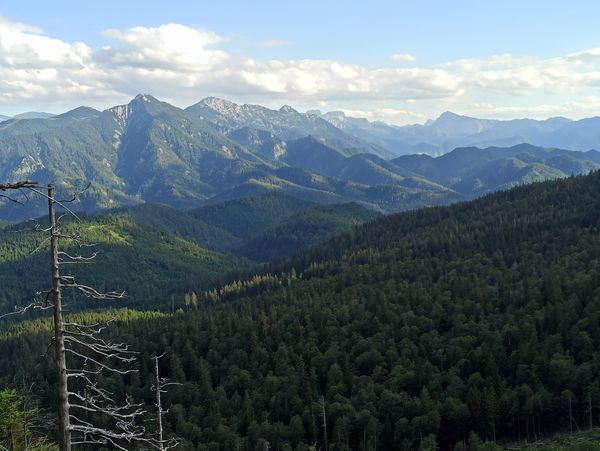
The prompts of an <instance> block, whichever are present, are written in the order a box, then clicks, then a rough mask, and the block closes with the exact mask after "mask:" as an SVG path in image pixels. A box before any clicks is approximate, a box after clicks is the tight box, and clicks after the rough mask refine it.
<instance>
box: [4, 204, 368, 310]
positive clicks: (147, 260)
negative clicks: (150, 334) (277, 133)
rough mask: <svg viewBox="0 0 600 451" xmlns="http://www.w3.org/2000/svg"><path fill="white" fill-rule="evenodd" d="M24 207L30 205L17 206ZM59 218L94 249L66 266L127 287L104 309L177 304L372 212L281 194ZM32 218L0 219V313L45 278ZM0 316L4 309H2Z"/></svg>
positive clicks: (92, 279)
mask: <svg viewBox="0 0 600 451" xmlns="http://www.w3.org/2000/svg"><path fill="white" fill-rule="evenodd" d="M23 208H27V206H24V207H23ZM78 214H79V216H80V218H81V221H76V220H74V219H73V218H65V221H64V230H65V233H77V234H78V235H80V236H81V240H80V241H81V242H82V243H86V244H94V245H95V246H93V247H84V248H77V246H76V245H75V244H74V243H71V242H69V241H68V240H65V241H64V245H65V246H67V249H70V252H76V253H78V254H81V255H86V256H87V255H92V254H93V253H95V252H97V254H98V255H97V258H96V259H95V260H94V262H93V265H79V266H77V265H74V266H71V267H69V268H67V269H68V272H69V273H71V274H73V275H75V276H77V277H78V279H79V280H80V281H81V282H82V283H86V284H88V285H93V286H95V287H98V289H100V290H102V291H110V290H117V289H118V290H124V291H125V292H126V294H127V297H126V299H124V300H121V301H119V303H118V304H111V305H110V306H111V307H112V306H114V307H117V306H119V305H120V306H123V304H124V305H126V306H130V307H136V308H145V309H148V308H165V307H166V306H168V307H170V308H178V307H183V306H184V305H185V295H186V294H191V293H193V292H201V291H203V290H206V289H208V288H213V287H214V286H218V285H219V284H220V283H222V282H221V281H222V280H229V279H230V278H232V277H234V274H241V273H244V274H246V273H248V274H252V273H254V272H255V271H256V270H257V268H259V267H260V265H261V263H262V262H265V261H271V260H283V259H285V258H287V257H289V256H291V255H292V254H294V253H295V252H297V251H299V250H301V249H304V248H306V247H309V246H311V245H314V244H316V243H318V242H320V241H322V240H324V239H326V238H328V237H330V236H332V235H335V234H336V233H341V232H344V231H348V230H350V229H351V228H352V227H353V226H355V225H357V224H361V223H363V222H365V221H368V220H370V219H373V218H376V217H378V216H379V213H376V212H374V211H372V210H369V209H367V208H365V207H363V206H362V205H358V204H353V203H350V204H341V205H316V204H313V203H310V202H303V201H300V200H298V199H295V198H293V197H290V196H287V195H285V194H282V193H269V194H266V195H262V196H257V197H251V198H246V199H238V200H233V201H229V202H225V203H221V204H216V205H211V206H206V207H201V208H198V209H193V210H190V211H180V210H176V209H174V208H171V207H168V206H165V205H154V204H144V205H138V206H134V207H127V208H120V209H115V210H109V211H105V212H101V213H95V214H91V213H78ZM47 220H48V219H47V217H45V218H39V219H38V220H37V221H33V222H25V223H19V224H13V225H7V226H6V227H5V228H4V229H2V228H1V226H0V275H1V277H2V289H0V312H2V313H6V312H7V311H9V310H10V309H11V308H12V306H14V305H15V304H16V305H20V304H23V303H26V302H28V301H29V300H30V299H31V297H32V296H33V294H34V293H35V292H37V291H42V290H45V289H47V287H48V284H49V279H48V273H47V265H48V256H47V247H48V246H47V245H46V246H44V247H42V248H40V249H39V251H38V252H36V253H34V254H31V252H32V251H34V250H35V249H36V248H38V246H39V245H40V244H41V243H43V241H44V239H45V238H46V237H45V236H44V235H43V234H40V233H38V232H34V231H32V229H33V227H34V225H35V224H39V226H40V227H42V228H43V227H46V224H47ZM67 301H68V303H69V308H71V309H75V310H78V309H81V308H90V307H91V308H97V307H98V303H97V301H92V302H89V301H88V302H81V301H75V299H73V298H72V297H67ZM0 314H1V313H0Z"/></svg>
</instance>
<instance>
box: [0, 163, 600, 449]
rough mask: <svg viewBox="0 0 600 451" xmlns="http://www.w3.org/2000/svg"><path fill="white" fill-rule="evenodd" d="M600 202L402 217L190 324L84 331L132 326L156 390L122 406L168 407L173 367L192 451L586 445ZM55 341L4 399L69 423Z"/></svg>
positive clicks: (240, 287)
mask: <svg viewBox="0 0 600 451" xmlns="http://www.w3.org/2000/svg"><path fill="white" fill-rule="evenodd" d="M599 193H600V173H599V172H595V173H592V174H590V175H587V176H578V177H571V178H569V179H565V180H560V181H553V182H544V183H537V184H533V185H529V186H523V187H519V188H515V189H512V190H510V191H505V192H500V193H496V194H491V195H487V196H485V197H483V198H480V199H478V200H475V201H472V202H468V203H461V204H456V205H453V206H450V207H435V208H427V209H421V210H416V211H412V212H407V213H401V214H397V215H392V216H386V217H383V218H380V219H377V220H375V221H373V222H370V223H367V224H364V225H362V226H359V227H357V228H356V229H354V230H353V231H352V232H350V233H346V234H343V235H340V236H337V237H335V238H332V239H330V240H329V241H327V242H326V243H325V244H322V245H319V246H317V247H314V248H311V249H309V250H307V251H303V252H301V253H300V254H298V255H296V256H295V257H293V258H292V259H291V261H289V262H286V263H279V264H272V265H270V266H267V267H266V268H265V269H264V271H262V272H259V273H257V274H256V275H255V276H253V277H252V278H249V279H247V280H242V281H235V282H232V283H229V284H227V285H224V286H222V287H220V288H215V289H210V290H206V291H202V290H201V289H198V290H197V292H198V300H197V302H196V303H195V305H193V304H192V303H190V305H188V306H183V307H182V308H181V309H179V310H177V311H176V312H175V313H168V314H166V313H161V314H159V313H153V314H150V313H135V312H132V311H124V310H121V311H115V312H110V313H103V314H91V313H88V314H82V315H83V317H82V318H84V319H85V317H86V315H87V316H89V318H88V321H97V320H98V318H97V315H100V316H103V315H104V316H105V317H108V316H111V317H113V316H114V317H116V319H117V321H116V323H114V324H113V325H112V326H111V327H110V328H109V329H108V333H109V334H110V335H111V336H113V337H118V338H119V339H123V340H125V341H127V342H129V343H130V344H131V346H132V347H133V348H135V349H136V350H138V351H140V356H139V357H140V358H139V362H138V363H136V365H137V367H138V368H139V372H138V373H134V374H132V375H128V376H122V377H116V378H111V379H109V380H107V381H105V382H107V383H108V384H109V385H110V386H111V387H112V388H113V389H114V390H115V391H116V392H117V393H120V394H123V393H124V392H126V391H127V392H129V393H131V394H133V395H134V396H135V397H136V398H138V399H144V401H145V402H146V403H147V404H148V405H151V403H152V402H153V401H152V392H151V390H150V385H151V383H152V382H151V375H152V366H151V365H152V362H151V360H150V357H151V356H152V355H155V354H157V353H162V352H166V354H165V357H164V359H163V360H162V361H161V367H162V369H163V371H164V374H165V375H166V376H167V377H169V378H170V379H171V380H173V381H176V382H179V383H181V385H178V386H174V387H172V388H170V389H169V391H168V393H167V394H166V395H165V405H167V406H168V407H169V413H168V415H166V428H167V430H168V433H169V434H173V435H177V436H179V437H181V438H182V439H183V442H182V444H181V446H180V449H182V450H234V449H243V450H264V449H272V450H276V449H279V450H308V449H310V447H311V446H315V447H316V449H329V450H349V449H352V450H365V451H366V450H391V449H406V450H410V449H435V448H436V447H439V448H440V449H465V447H468V449H495V447H496V446H497V445H494V444H493V443H488V444H484V442H496V443H498V444H501V443H514V442H517V441H521V442H523V441H526V440H528V441H533V440H536V439H539V438H542V437H546V436H548V435H550V434H552V433H554V432H557V431H569V430H570V428H571V426H572V427H573V428H574V429H575V430H577V429H585V428H586V427H588V426H589V423H590V421H591V422H592V424H596V423H597V422H598V421H599V420H600V418H599V414H600V383H599V382H598V380H599V379H598V377H597V376H598V374H600V356H599V354H598V349H599V345H600V288H599V287H600V263H599V262H600V234H599V227H600V196H599V195H598V194H599ZM165 305H166V306H167V305H169V302H168V301H167V300H165ZM166 310H168V309H166ZM94 315H96V316H94ZM48 324H49V323H45V322H44V321H43V320H36V321H33V322H28V323H24V324H20V325H18V326H13V327H12V328H11V329H10V330H8V331H7V332H4V333H3V335H2V337H1V339H0V373H1V377H0V381H1V383H2V386H12V387H14V386H17V385H18V384H19V383H21V382H22V381H23V380H24V379H25V380H27V381H28V382H31V383H35V387H36V390H37V391H38V393H39V395H40V396H41V399H42V403H43V404H44V405H47V406H51V405H52V404H53V403H54V398H53V392H52V384H53V380H54V376H53V372H52V371H53V368H52V364H51V360H50V359H48V358H47V357H44V356H43V355H44V353H45V350H46V347H47V345H48V340H47V338H48V331H49V326H48ZM569 406H570V407H571V415H570V414H569ZM590 407H591V409H590ZM325 424H326V426H325Z"/></svg>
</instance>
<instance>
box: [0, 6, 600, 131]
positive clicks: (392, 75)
mask: <svg viewBox="0 0 600 451" xmlns="http://www.w3.org/2000/svg"><path fill="white" fill-rule="evenodd" d="M103 36H104V39H105V42H104V46H102V47H101V48H92V47H90V46H89V45H87V44H86V43H83V42H65V41H63V40H60V39H56V38H53V37H52V36H48V35H46V34H45V33H44V32H43V30H40V29H39V28H37V27H35V26H32V25H28V24H21V23H17V22H12V21H10V20H8V19H6V18H2V17H0V111H6V108H13V109H14V108H16V107H17V106H19V107H21V109H40V108H43V107H46V108H48V106H49V107H50V108H53V105H54V106H56V105H57V104H60V105H61V106H62V105H70V106H77V105H81V104H89V105H92V106H96V107H108V106H111V105H114V104H116V103H122V102H124V101H127V100H128V99H129V98H131V97H132V96H133V95H135V94H136V93H138V92H149V93H152V94H154V95H156V96H157V97H160V98H163V99H165V100H167V101H169V102H172V103H175V104H177V105H181V106H186V105H189V104H191V103H194V102H195V101H197V100H199V99H200V98H202V97H204V96H207V95H218V96H224V97H228V98H231V99H233V100H237V101H248V102H253V103H261V104H266V105H273V104H279V105H281V104H283V103H289V104H292V105H295V106H298V105H302V106H306V107H307V108H311V107H315V106H318V105H328V106H329V107H331V109H344V110H346V111H362V112H363V113H364V116H365V117H368V118H370V119H383V120H389V121H391V122H395V123H403V122H414V120H417V119H418V120H420V119H422V118H425V117H432V116H435V115H437V114H439V112H440V111H443V110H445V109H454V110H457V111H461V112H464V113H469V112H488V114H487V115H488V116H490V117H494V116H496V117H500V116H505V115H507V114H514V115H515V116H517V115H526V114H527V113H531V112H533V113H535V114H537V115H542V114H545V112H549V111H556V112H560V113H561V114H565V115H578V114H580V113H581V111H590V108H591V107H587V108H582V105H583V106H585V105H592V104H593V105H594V108H596V107H597V105H598V103H597V102H593V103H589V99H590V98H591V97H593V96H597V95H598V92H597V90H598V88H599V87H600V49H589V50H585V51H582V52H578V53H573V54H569V55H565V56H560V57H556V58H549V59H539V58H534V57H516V56H513V55H509V54H504V55H493V56H490V57H488V58H478V59H475V58H474V59H463V60H457V61H449V62H446V63H443V64H437V65H423V66H416V65H414V64H413V65H411V67H394V66H392V67H390V66H386V65H385V64H384V63H382V66H381V67H379V68H370V67H366V66H363V65H359V64H350V63H347V62H341V61H335V60H319V59H303V60H293V59H272V60H258V59H253V58H252V57H251V56H245V57H242V56H238V55H232V54H229V53H228V52H226V51H225V50H223V48H222V44H223V38H222V37H221V36H219V35H217V34H216V33H214V32H212V31H209V30H203V29H198V28H191V27H187V26H184V25H181V24H165V25H161V26H158V27H134V28H129V29H124V30H117V29H110V30H106V31H104V32H103ZM282 44H284V43H283V42H280V41H265V42H263V43H262V45H265V46H271V47H273V46H278V45H282ZM391 59H392V60H393V61H395V62H411V63H414V62H415V61H416V60H415V58H414V57H413V56H412V55H410V54H396V55H393V56H392V57H391ZM57 99H58V102H57ZM586 99H587V100H586ZM484 104H491V105H492V106H491V107H489V108H483V107H477V106H476V105H484ZM520 112H521V113H522V114H520Z"/></svg>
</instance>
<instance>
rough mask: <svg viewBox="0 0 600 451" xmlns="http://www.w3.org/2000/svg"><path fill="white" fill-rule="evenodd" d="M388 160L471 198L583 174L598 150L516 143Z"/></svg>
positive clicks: (596, 163) (597, 162)
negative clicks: (574, 150)
mask: <svg viewBox="0 0 600 451" xmlns="http://www.w3.org/2000/svg"><path fill="white" fill-rule="evenodd" d="M392 162H393V163H394V164H396V165H398V166H399V167H401V168H403V169H405V170H409V171H412V172H413V173H415V174H420V175H424V174H427V176H426V177H427V178H428V179H429V180H431V181H433V182H436V183H439V184H440V185H443V186H446V187H448V188H451V189H454V190H456V191H458V192H460V193H462V194H463V195H465V196H468V197H472V196H476V195H480V194H483V193H486V192H490V191H497V190H500V189H505V188H508V187H510V186H513V185H518V184H523V183H530V182H533V181H540V180H548V179H553V178H561V177H568V176H570V175H572V174H584V173H587V172H590V171H592V170H596V169H599V168H600V152H597V151H588V152H573V151H568V150H563V149H555V148H542V147H535V146H532V145H529V144H519V145H517V146H513V147H510V148H498V147H490V148H487V149H479V148H475V147H464V148H458V149H455V150H453V151H452V152H449V153H447V154H445V155H442V156H440V157H437V158H433V157H431V156H428V155H407V156H402V157H399V158H396V159H395V160H392Z"/></svg>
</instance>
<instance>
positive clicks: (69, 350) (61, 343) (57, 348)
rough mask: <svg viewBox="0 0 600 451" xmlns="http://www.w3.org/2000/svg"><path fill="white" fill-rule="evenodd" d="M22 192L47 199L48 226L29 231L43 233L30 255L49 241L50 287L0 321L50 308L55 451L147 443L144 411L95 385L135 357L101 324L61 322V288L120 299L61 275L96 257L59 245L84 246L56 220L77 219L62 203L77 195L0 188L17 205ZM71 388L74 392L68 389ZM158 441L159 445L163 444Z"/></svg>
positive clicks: (24, 185)
mask: <svg viewBox="0 0 600 451" xmlns="http://www.w3.org/2000/svg"><path fill="white" fill-rule="evenodd" d="M88 186H89V185H88ZM25 190H28V191H30V192H33V193H35V194H36V195H39V196H42V197H43V198H46V199H47V201H48V216H49V226H48V227H45V228H44V227H40V226H39V225H36V226H35V227H34V231H36V232H41V233H43V234H44V235H45V239H44V240H43V241H42V242H41V244H40V245H39V246H37V247H36V249H34V250H33V251H32V252H31V253H34V252H37V251H39V250H40V249H42V248H43V247H44V246H45V245H46V244H48V243H49V245H50V268H51V276H52V288H51V289H49V290H46V291H42V292H39V293H37V295H38V297H37V298H35V299H34V301H33V302H32V303H30V304H29V305H26V306H24V307H20V308H16V309H15V311H14V312H11V313H9V314H6V315H2V316H0V318H1V317H3V316H8V315H14V314H19V313H25V312H26V311H28V310H46V309H52V310H53V321H54V324H53V325H54V337H53V345H54V352H55V365H56V366H55V369H56V375H57V398H58V438H59V449H60V451H70V450H71V446H72V445H73V444H76V445H77V444H92V443H95V444H109V445H112V446H113V447H114V448H117V449H121V450H124V451H126V450H127V449H129V448H128V447H125V446H124V445H122V444H121V443H123V442H127V443H131V442H132V441H145V442H148V439H147V438H145V437H144V434H145V430H144V427H142V426H139V425H138V424H137V420H138V419H140V417H141V416H142V415H144V414H145V413H146V412H145V411H144V410H143V409H142V406H141V404H136V403H134V402H133V401H132V400H131V399H129V398H128V399H127V400H126V401H125V403H122V404H119V403H117V402H116V401H115V399H114V396H113V394H112V393H110V392H108V391H106V390H104V389H102V388H101V387H99V385H98V383H97V382H96V381H95V379H94V377H95V376H96V375H98V374H100V373H102V372H109V373H113V374H127V373H129V372H131V371H133V370H132V369H131V368H130V367H131V363H132V362H133V361H134V360H135V353H134V352H133V351H131V350H130V349H129V348H128V346H127V345H126V344H124V343H111V342H108V341H105V340H104V339H102V338H101V333H102V331H103V330H104V329H105V327H104V326H101V325H83V324H77V323H66V322H65V321H64V320H63V304H62V293H63V290H64V289H66V288H70V289H75V290H77V291H78V292H80V293H82V294H83V295H84V296H86V297H88V298H93V299H121V298H123V297H124V296H125V293H123V292H108V293H101V292H99V291H98V290H96V289H94V288H93V287H91V286H88V285H84V284H81V283H79V282H78V281H77V280H76V278H75V277H74V276H72V275H67V274H62V273H61V266H62V265H68V264H73V263H91V262H92V261H93V259H94V258H95V257H96V254H92V255H91V256H87V257H85V256H82V255H72V254H71V253H69V252H66V251H64V250H61V249H60V247H59V244H60V240H62V239H66V240H70V241H72V242H73V243H74V244H75V245H78V246H82V245H83V243H82V242H81V241H80V237H79V235H77V234H76V233H67V234H65V233H63V231H62V228H61V219H63V218H64V217H65V216H71V217H72V218H74V219H75V220H79V217H78V216H77V215H76V214H75V213H74V212H73V210H71V209H70V208H69V207H68V206H67V205H66V204H68V203H71V202H74V201H75V200H77V198H78V195H74V196H73V197H72V198H71V199H68V200H62V201H61V200H57V199H56V198H55V190H54V188H53V186H52V185H48V187H47V190H46V191H44V190H42V189H41V188H39V187H38V185H37V184H36V183H35V182H32V181H30V180H26V181H22V182H17V183H11V184H0V197H3V198H6V199H8V200H10V201H13V202H17V203H22V202H21V200H20V199H18V198H16V197H15V196H13V195H12V192H14V191H19V192H21V193H22V194H23V196H24V197H25V198H28V197H27V194H26V193H25ZM57 207H59V208H62V210H64V212H65V213H63V214H61V215H60V216H59V217H58V218H57V215H56V209H57ZM39 295H41V298H40V297H39ZM67 354H69V355H71V356H72V357H73V358H74V359H75V360H80V362H81V366H80V367H78V368H73V369H70V368H69V367H68V365H67ZM119 364H128V365H129V368H128V369H126V370H121V369H119ZM70 380H71V381H73V384H69V381H70ZM70 386H74V387H75V388H74V389H72V390H70ZM80 412H81V413H80ZM89 415H105V416H108V417H109V419H111V420H112V423H113V428H112V429H106V428H100V427H96V426H95V425H94V424H93V423H92V422H91V421H90V420H88V419H87V416H89ZM159 443H161V444H162V440H161V441H160V442H159ZM171 447H172V446H171ZM164 449H166V448H164Z"/></svg>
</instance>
